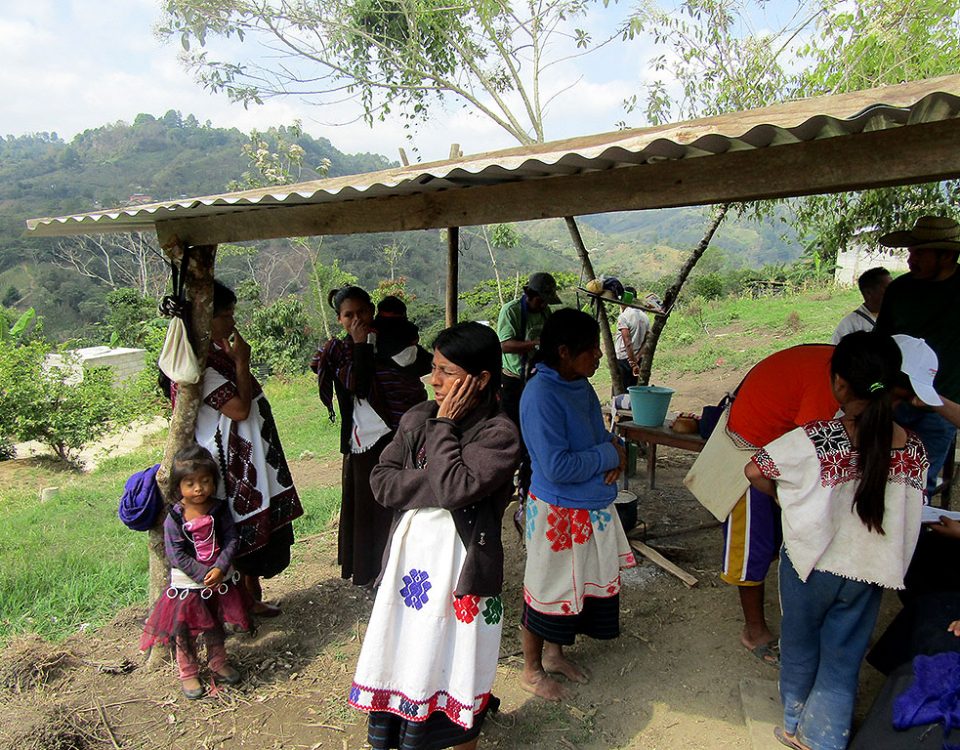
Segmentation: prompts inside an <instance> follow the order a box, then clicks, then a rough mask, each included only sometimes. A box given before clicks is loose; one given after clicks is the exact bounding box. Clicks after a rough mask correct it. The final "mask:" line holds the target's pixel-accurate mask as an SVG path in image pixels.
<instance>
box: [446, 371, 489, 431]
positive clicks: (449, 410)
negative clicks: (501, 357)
mask: <svg viewBox="0 0 960 750" xmlns="http://www.w3.org/2000/svg"><path fill="white" fill-rule="evenodd" d="M479 392H480V381H479V380H478V379H477V378H476V377H475V376H473V375H467V376H466V377H465V378H464V379H463V380H460V379H459V378H458V379H457V380H455V381H454V382H453V387H452V388H451V389H450V391H449V392H448V393H447V395H446V397H445V398H444V399H443V403H441V404H440V408H439V409H438V410H437V416H438V417H441V418H443V419H453V420H457V419H459V418H460V417H462V416H463V415H464V414H466V413H467V412H468V411H470V409H472V408H473V405H474V401H475V400H476V396H477V394H478V393H479Z"/></svg>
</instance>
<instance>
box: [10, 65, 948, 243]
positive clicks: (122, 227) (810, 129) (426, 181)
mask: <svg viewBox="0 0 960 750" xmlns="http://www.w3.org/2000/svg"><path fill="white" fill-rule="evenodd" d="M946 121H955V122H956V125H957V127H956V128H953V127H951V128H950V130H949V132H950V134H951V135H952V136H953V141H954V142H953V143H946V144H943V145H944V147H945V148H950V149H953V151H954V152H955V151H956V139H957V138H958V137H960V75H958V76H945V77H942V78H937V79H930V80H926V81H917V82H911V83H906V84H901V85H898V86H888V87H884V88H880V89H872V90H869V91H861V92H854V93H851V94H844V95H839V96H831V97H820V98H814V99H804V100H798V101H794V102H788V103H785V104H779V105H775V106H771V107H766V108H763V109H756V110H749V111H744V112H736V113H731V114H726V115H721V116H717V117H710V118H704V119H700V120H693V121H689V122H683V123H678V124H670V125H663V126H658V127H650V128H641V129H633V130H622V131H616V132H611V133H602V134H599V135H590V136H582V137H577V138H570V139H566V140H561V141H553V142H550V143H544V144H537V145H532V146H521V147H516V148H510V149H505V150H502V151H495V152H488V153H482V154H476V155H472V156H464V157H460V158H458V159H453V160H447V161H438V162H432V163H426V164H415V165H411V166H405V167H399V168H394V169H387V170H382V171H379V172H371V173H367V174H359V175H349V176H345V177H333V178H328V179H322V180H313V181H310V182H301V183H297V184H293V185H283V186H272V187H266V188H262V189H257V190H244V191H240V192H233V193H223V194H220V195H209V196H201V197H196V198H186V199H180V200H171V201H161V202H157V203H150V204H145V205H135V206H124V207H119V208H114V209H109V210H100V211H93V212H90V213H84V214H75V215H69V216H59V217H50V218H38V219H30V220H28V221H27V226H28V228H29V229H30V230H31V231H32V232H33V233H34V234H36V235H72V234H98V233H106V232H123V231H145V230H155V229H156V230H158V231H160V230H162V229H163V225H164V223H166V222H169V223H170V224H169V226H170V227H175V228H176V230H177V231H178V232H180V233H181V234H183V233H186V234H190V233H191V232H190V227H191V226H192V223H193V222H196V223H197V224H196V226H197V228H198V232H199V234H198V235H197V238H194V239H199V240H200V241H215V242H222V241H228V240H234V241H238V240H243V239H257V238H258V237H260V236H264V237H266V236H282V235H281V232H282V231H283V230H282V229H280V228H278V227H277V221H278V220H279V218H280V217H279V215H278V214H275V213H274V212H275V211H278V210H279V211H280V212H281V213H282V212H283V210H284V209H297V208H299V209H300V211H299V213H297V214H296V215H297V216H300V217H301V222H300V225H298V226H295V227H294V228H293V230H292V231H291V233H296V234H305V233H325V232H326V231H327V230H329V229H333V230H337V229H339V230H340V231H357V232H361V231H383V230H384V229H388V228H395V229H409V228H424V227H431V226H448V225H451V226H452V225H455V224H454V223H452V222H453V220H454V219H456V224H459V225H469V224H475V223H483V222H485V221H489V220H490V211H491V210H487V211H486V213H484V212H483V211H480V210H479V207H478V210H477V212H474V211H472V210H471V208H470V202H467V203H466V204H464V203H463V201H462V200H461V201H460V205H459V207H458V208H457V213H456V214H455V215H454V214H452V213H450V212H449V211H448V212H445V211H443V210H436V211H434V212H433V213H432V214H431V215H430V216H426V215H425V216H421V217H419V218H418V219H417V220H416V221H415V222H410V221H408V220H406V219H404V220H401V219H400V218H395V219H381V220H379V221H371V222H370V223H364V222H362V221H357V219H356V218H354V219H353V220H352V222H353V223H350V222H346V223H343V222H341V223H339V224H338V223H337V222H336V221H335V220H328V219H327V218H324V219H323V220H321V219H320V218H317V219H316V220H315V221H307V222H306V223H304V221H305V220H303V218H302V217H304V216H306V215H307V214H305V213H304V210H305V209H307V210H310V211H313V210H314V209H312V208H310V207H315V213H316V216H317V217H321V216H324V217H328V216H329V215H330V211H333V210H336V209H337V207H338V206H339V207H342V206H344V205H345V204H348V203H355V202H357V201H365V202H366V201H371V200H372V201H382V200H385V199H396V198H404V197H407V198H410V197H412V196H430V195H434V194H441V193H443V194H445V197H444V198H443V199H444V200H445V199H446V198H448V197H449V195H450V194H452V193H453V192H454V191H463V190H466V189H471V190H473V189H480V190H478V192H477V194H476V195H477V197H478V198H480V197H481V196H483V197H484V198H485V199H486V198H489V197H490V196H492V195H494V193H492V192H491V191H490V190H483V189H482V188H494V189H496V188H498V187H501V186H507V185H516V183H518V182H524V183H527V182H532V181H540V182H541V183H542V187H555V186H559V185H560V184H561V183H564V181H567V182H569V181H570V180H573V179H580V178H583V177H586V176H589V175H597V174H599V173H610V174H611V175H614V174H617V173H619V172H621V171H622V170H631V171H633V170H636V174H638V175H641V177H642V174H643V172H642V170H643V169H645V168H647V167H652V166H657V165H661V166H662V165H664V164H667V163H674V164H679V163H681V162H685V161H688V160H697V161H698V163H699V164H703V163H704V161H701V160H707V161H709V160H710V159H711V158H713V157H716V156H720V155H729V154H736V153H744V152H754V153H755V157H756V158H762V157H763V156H764V155H765V154H772V153H777V154H778V155H781V154H783V153H786V152H781V151H779V149H780V148H781V147H790V146H793V145H800V144H809V143H812V142H816V141H823V140H827V139H836V138H844V137H846V136H858V135H863V134H869V133H876V132H879V131H891V130H899V131H900V136H899V137H898V138H897V140H896V141H891V142H888V141H884V143H885V144H887V143H902V142H904V141H905V139H907V138H908V134H910V133H912V132H913V128H914V126H922V125H927V124H930V123H938V122H939V123H942V122H946ZM805 153H806V152H805ZM876 156H882V155H876ZM803 158H809V157H803ZM856 158H861V159H862V158H863V156H862V155H861V156H858V157H856ZM751 163H753V162H751ZM774 169H775V170H776V172H777V173H778V174H776V175H771V180H772V182H776V181H777V179H781V178H782V175H781V174H779V173H781V172H782V171H783V166H782V165H780V164H777V165H776V166H775V167H774ZM802 169H803V162H802V160H801V161H800V162H799V164H798V167H797V170H798V171H801V170H802ZM661 171H662V170H661ZM893 172H896V169H894V170H893ZM911 175H912V176H911ZM911 175H900V174H897V173H889V174H881V175H878V177H877V179H876V183H877V184H878V185H880V184H897V183H898V182H909V181H914V182H916V181H918V175H913V174H912V173H911ZM942 176H943V175H938V177H942ZM774 177H776V178H777V179H773V178H774ZM867 180H868V181H869V178H867ZM860 182H861V183H863V182H864V180H863V179H861V180H860ZM564 184H566V183H564ZM596 184H597V182H596V181H595V180H594V181H590V182H583V183H582V185H583V186H584V190H589V189H591V187H590V186H595V185H596ZM792 184H793V183H790V181H789V180H788V181H787V182H785V183H781V184H779V185H778V186H777V187H776V189H773V188H771V190H770V196H774V195H778V196H782V195H790V194H803V193H804V192H812V191H813V190H811V189H806V190H804V189H803V188H802V187H801V185H800V183H796V184H795V185H794V186H793V187H791V185H792ZM828 187H829V184H828ZM848 187H849V186H844V185H840V184H839V183H838V187H837V188H836V189H847V188H848ZM822 188H823V185H820V188H817V189H818V190H819V189H822ZM733 192H736V191H732V192H731V197H730V198H729V199H730V200H734V199H738V198H737V197H736V196H734V195H733V194H732V193H733ZM695 198H696V195H694V196H692V197H687V198H685V199H684V200H686V204H689V203H692V202H695ZM723 199H724V192H723V189H722V188H721V189H719V192H718V190H717V189H714V190H713V191H712V192H710V194H709V196H707V195H706V194H705V197H704V202H718V201H719V200H723ZM677 200H678V201H679V200H680V199H677ZM514 203H515V201H514ZM569 204H570V201H569V200H568V201H567V203H563V201H562V200H561V201H560V202H559V203H558V204H557V205H556V207H555V210H552V208H551V207H550V206H546V205H540V204H538V203H537V202H536V201H531V202H530V205H529V206H528V207H526V208H524V207H518V206H516V205H511V206H510V207H509V210H508V211H506V213H507V214H508V215H509V216H508V219H509V220H518V219H522V218H542V217H543V216H547V215H554V216H562V215H567V214H572V213H586V212H594V211H595V210H596V208H597V206H596V205H591V206H588V208H591V209H593V210H591V211H575V210H570V209H571V208H575V206H572V205H569ZM681 204H682V203H680V202H675V203H673V204H671V203H669V202H668V201H665V202H661V204H660V205H681ZM418 205H422V204H418ZM438 205H439V204H438ZM464 205H466V206H467V207H466V208H465V207H464ZM649 205H654V204H653V203H650V202H649V201H647V203H644V202H643V201H640V200H637V201H635V205H634V204H630V203H629V201H626V202H624V203H623V204H622V205H614V206H612V207H611V208H610V209H609V210H623V209H624V208H630V207H638V208H643V207H648V206H649ZM371 210H374V211H375V210H376V209H375V208H374V206H373V205H372V204H370V205H368V206H367V207H366V211H371ZM601 210H607V209H601ZM325 211H326V213H324V212H325ZM425 213H426V212H425ZM293 215H294V214H291V216H293ZM268 217H269V219H270V222H269V223H272V224H274V227H273V228H272V229H270V230H266V229H265V230H264V231H263V232H262V233H261V232H260V231H259V230H258V229H257V227H258V224H259V223H260V222H262V221H263V220H265V219H267V218H268ZM213 219H215V222H213V223H215V224H216V227H217V229H216V231H213V230H212V229H211V230H209V231H207V233H206V234H204V232H203V231H201V230H200V226H201V224H203V226H206V227H208V229H209V227H210V226H212V223H211V221H212V220H213ZM208 220H209V221H208ZM304 229H306V230H310V231H303V230H304ZM160 233H161V235H162V234H163V232H162V231H161V232H160Z"/></svg>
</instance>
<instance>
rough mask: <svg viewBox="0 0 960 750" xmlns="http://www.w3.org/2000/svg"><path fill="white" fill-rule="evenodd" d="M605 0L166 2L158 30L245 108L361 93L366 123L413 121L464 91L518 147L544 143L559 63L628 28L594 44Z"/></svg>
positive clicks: (559, 87)
mask: <svg viewBox="0 0 960 750" xmlns="http://www.w3.org/2000/svg"><path fill="white" fill-rule="evenodd" d="M598 6H599V2H595V1H593V0H545V1H543V2H527V3H520V4H516V5H507V4H502V3H490V2H482V1H479V0H454V2H437V1H436V0H269V1H268V2H263V3H249V2H246V1H245V0H166V2H165V3H164V6H163V7H164V18H163V20H162V22H161V26H160V33H161V35H162V36H164V37H166V38H174V37H176V38H179V40H180V43H181V45H182V46H183V48H184V54H183V58H184V60H185V61H186V63H187V65H188V66H190V67H191V68H192V69H193V70H195V71H196V72H197V74H198V76H199V78H200V80H201V81H202V83H203V84H204V85H205V86H206V87H207V88H209V89H211V90H213V91H222V92H226V93H227V95H228V96H229V97H230V98H231V99H233V100H235V101H240V102H243V103H244V104H249V103H254V102H255V103H261V102H262V101H264V100H265V99H267V98H269V97H273V96H285V95H294V96H301V97H304V98H308V99H309V100H310V101H312V102H315V103H318V104H327V103H334V102H340V101H342V100H343V99H344V98H345V97H351V96H353V97H356V98H358V99H359V100H360V103H361V105H362V108H363V113H364V118H365V119H366V121H367V122H369V123H372V122H373V121H374V120H375V119H381V120H383V119H386V118H387V117H389V116H400V117H402V118H403V119H404V120H405V122H406V124H407V127H415V126H416V125H417V124H418V123H419V122H421V121H422V120H424V119H425V118H426V117H427V116H428V115H429V112H430V110H431V109H432V108H433V107H435V106H441V105H443V104H445V103H446V102H447V101H448V100H449V99H456V100H460V102H462V103H464V104H466V105H467V106H469V107H470V108H471V109H473V110H475V111H477V112H479V113H481V114H483V115H484V116H486V117H487V118H489V119H490V120H492V121H493V122H495V123H496V124H497V125H498V126H500V127H501V128H503V129H504V130H505V131H507V132H508V133H510V135H511V136H513V137H514V138H515V139H516V140H517V141H519V142H520V143H537V142H541V141H543V140H544V135H545V123H544V115H545V111H546V109H547V107H548V106H549V104H550V102H551V101H553V100H554V99H555V98H556V97H557V96H559V95H561V94H563V93H564V92H565V91H567V90H568V89H569V88H571V86H570V84H567V83H563V84H553V83H552V82H551V81H550V79H549V73H550V72H551V69H552V68H554V67H555V66H556V65H558V64H559V63H561V62H563V61H565V60H570V59H574V58H577V57H581V56H583V55H586V54H589V53H590V52H592V51H593V50H595V49H598V48H599V47H602V46H604V45H605V44H607V43H608V42H610V41H612V40H613V39H617V38H619V37H620V36H621V35H622V34H623V33H625V32H629V29H628V28H626V27H625V26H620V27H618V28H617V29H616V30H615V31H614V32H613V33H611V34H610V35H608V36H607V37H605V38H603V39H600V40H595V39H593V38H592V37H591V35H590V34H589V32H587V31H586V30H584V29H582V28H577V27H576V23H577V22H578V21H579V20H582V19H583V18H584V17H585V16H586V14H587V13H588V12H590V11H592V10H593V9H595V8H596V7H598ZM218 37H219V38H227V39H233V40H237V41H239V42H240V43H241V45H247V46H252V45H253V46H260V47H261V48H269V49H270V50H271V54H270V55H269V60H268V62H266V63H254V62H250V61H249V60H248V59H244V58H239V57H238V58H237V59H235V60H221V59H217V58H214V57H212V56H211V55H210V54H209V52H208V50H207V49H206V47H207V45H208V44H209V43H212V41H213V40H214V39H215V38H218ZM238 49H239V48H238ZM514 101H519V105H514Z"/></svg>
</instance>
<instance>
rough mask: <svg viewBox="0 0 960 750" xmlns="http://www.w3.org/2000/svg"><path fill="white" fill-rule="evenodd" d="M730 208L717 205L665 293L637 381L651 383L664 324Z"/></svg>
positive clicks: (724, 205) (725, 204)
mask: <svg viewBox="0 0 960 750" xmlns="http://www.w3.org/2000/svg"><path fill="white" fill-rule="evenodd" d="M729 210H730V204H729V203H721V204H720V205H718V206H717V207H716V213H714V215H713V221H712V222H710V226H709V227H707V231H706V232H705V233H704V235H703V237H702V238H701V239H700V244H698V245H697V247H696V249H694V251H693V252H692V253H690V257H688V258H687V260H686V262H685V263H684V264H683V266H682V267H681V269H680V271H679V272H678V273H677V278H676V280H675V281H674V282H673V284H672V285H671V286H670V288H669V289H667V291H666V292H665V293H664V295H663V309H664V310H665V312H664V314H663V315H656V316H654V319H653V323H652V324H651V326H650V332H649V333H648V334H647V338H646V339H645V340H644V342H643V346H642V347H641V348H640V375H639V376H638V377H637V382H638V383H639V384H640V385H648V384H649V383H650V372H651V370H652V369H653V355H654V354H655V353H656V351H657V343H658V342H659V341H660V334H661V333H662V332H663V329H664V326H666V325H667V319H668V318H669V317H670V313H671V312H673V305H674V303H675V302H676V301H677V297H679V296H680V290H681V289H682V288H683V285H684V284H685V283H686V281H687V277H688V276H689V275H690V272H691V271H692V270H693V267H694V266H695V265H697V261H698V260H700V258H701V257H702V256H703V254H704V253H705V252H706V251H707V248H708V247H710V242H711V241H712V240H713V235H714V234H715V233H716V231H717V229H719V227H720V224H722V223H723V220H724V218H725V217H726V215H727V211H729Z"/></svg>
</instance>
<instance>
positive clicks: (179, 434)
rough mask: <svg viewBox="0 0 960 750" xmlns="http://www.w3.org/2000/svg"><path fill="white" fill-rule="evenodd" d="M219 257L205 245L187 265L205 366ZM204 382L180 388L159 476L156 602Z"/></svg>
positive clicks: (176, 247) (178, 252) (179, 254)
mask: <svg viewBox="0 0 960 750" xmlns="http://www.w3.org/2000/svg"><path fill="white" fill-rule="evenodd" d="M164 249H165V250H166V251H167V254H168V255H169V256H170V259H171V260H172V261H173V262H174V263H177V264H179V263H180V262H181V260H182V258H183V247H182V246H181V245H180V244H179V243H176V244H173V245H170V246H167V247H165V248H164ZM216 254H217V246H216V245H203V246H199V247H193V248H191V249H190V259H189V262H188V263H187V275H186V297H187V303H188V305H189V309H190V324H191V335H192V338H193V344H194V347H195V350H196V354H197V360H198V361H199V362H200V364H201V367H202V366H203V365H204V364H205V363H206V361H207V350H208V349H209V347H210V319H211V318H212V317H213V264H214V258H215V257H216ZM202 388H203V381H202V380H201V382H199V383H195V384H193V385H189V384H187V385H180V386H178V387H177V399H176V404H175V405H174V408H173V415H172V416H171V417H170V431H169V432H168V434H167V444H166V445H165V446H164V449H163V461H162V462H161V464H160V471H159V472H158V473H157V484H158V485H159V486H160V492H161V493H162V494H163V497H164V506H165V507H164V512H162V513H161V514H160V516H159V518H158V519H157V523H156V524H155V525H154V527H153V528H152V529H151V530H150V601H151V602H152V601H154V600H155V599H156V598H157V597H158V596H160V594H161V593H162V592H163V590H164V588H166V585H167V572H168V569H169V567H168V563H167V559H166V555H165V554H164V549H163V520H164V519H165V518H166V516H167V514H166V506H168V505H169V503H170V487H169V484H168V480H169V477H170V465H171V463H172V462H173V457H174V455H176V453H177V451H179V450H180V449H181V448H184V447H186V446H187V445H189V444H190V443H192V442H193V441H194V440H195V439H196V438H195V435H196V428H197V412H198V411H199V409H200V399H201V390H202Z"/></svg>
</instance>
